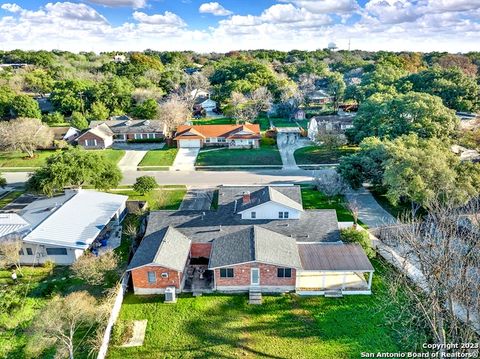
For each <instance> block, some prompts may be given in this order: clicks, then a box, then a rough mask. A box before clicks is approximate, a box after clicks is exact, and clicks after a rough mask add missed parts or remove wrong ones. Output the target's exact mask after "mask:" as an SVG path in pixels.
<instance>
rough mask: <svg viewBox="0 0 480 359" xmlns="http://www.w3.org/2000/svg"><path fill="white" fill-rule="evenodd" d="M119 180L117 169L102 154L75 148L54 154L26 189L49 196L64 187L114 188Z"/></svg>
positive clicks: (120, 174)
mask: <svg viewBox="0 0 480 359" xmlns="http://www.w3.org/2000/svg"><path fill="white" fill-rule="evenodd" d="M121 179H122V173H121V172H120V170H119V168H118V166H117V165H116V164H114V163H113V162H111V161H110V160H108V159H107V158H106V157H105V156H104V155H103V154H100V153H97V152H89V151H85V150H81V149H78V148H74V149H69V150H67V151H62V152H58V153H55V154H54V155H52V156H50V157H49V158H48V159H47V162H46V164H45V165H44V166H43V167H41V168H39V169H38V170H36V171H35V172H34V173H33V174H32V175H31V176H30V178H29V180H28V182H27V187H28V188H29V189H30V190H33V191H35V192H41V193H43V194H45V195H47V196H52V195H53V194H54V193H55V192H56V191H62V190H63V189H64V188H65V187H82V186H86V185H90V186H93V187H95V188H96V189H101V190H108V189H111V188H115V187H116V186H118V184H119V183H120V180H121Z"/></svg>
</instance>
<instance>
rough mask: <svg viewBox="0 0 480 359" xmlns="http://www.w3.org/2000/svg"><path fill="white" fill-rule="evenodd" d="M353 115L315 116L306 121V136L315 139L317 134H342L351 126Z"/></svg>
mask: <svg viewBox="0 0 480 359" xmlns="http://www.w3.org/2000/svg"><path fill="white" fill-rule="evenodd" d="M354 117H355V116H354V115H342V116H340V115H331V116H315V117H312V118H311V119H310V121H309V123H308V129H307V131H308V138H309V139H311V140H312V141H315V140H316V138H317V136H318V135H319V134H324V133H333V134H344V133H345V131H346V130H348V129H349V128H352V127H353V119H354Z"/></svg>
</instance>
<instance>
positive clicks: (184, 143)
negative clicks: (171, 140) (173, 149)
mask: <svg viewBox="0 0 480 359" xmlns="http://www.w3.org/2000/svg"><path fill="white" fill-rule="evenodd" d="M178 144H179V147H181V148H199V147H201V141H200V140H178Z"/></svg>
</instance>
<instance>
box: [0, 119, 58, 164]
mask: <svg viewBox="0 0 480 359" xmlns="http://www.w3.org/2000/svg"><path fill="white" fill-rule="evenodd" d="M52 143H53V132H52V130H51V129H50V128H49V127H48V126H46V125H44V124H43V123H42V122H41V121H40V120H37V119H34V118H18V119H15V120H11V121H3V122H0V149H2V150H5V151H17V150H18V151H22V152H25V153H26V154H27V155H28V156H29V157H33V155H34V152H35V150H36V149H37V148H41V147H48V146H50V145H51V144H52Z"/></svg>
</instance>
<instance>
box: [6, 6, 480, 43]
mask: <svg viewBox="0 0 480 359" xmlns="http://www.w3.org/2000/svg"><path fill="white" fill-rule="evenodd" d="M330 43H335V44H336V45H337V47H338V48H340V49H348V48H350V49H352V50H353V49H362V50H372V51H376V50H390V51H404V50H406V51H423V52H428V51H448V52H453V53H455V52H468V51H480V0H218V1H208V0H70V1H58V2H53V1H52V2H50V1H45V0H22V1H20V0H17V1H15V2H4V1H3V0H0V50H11V49H16V48H20V49H26V50H27V49H29V50H30V49H32V50H38V49H45V50H51V49H62V50H69V51H75V52H78V51H95V52H101V51H115V50H117V51H141V50H145V49H153V50H193V51H197V52H201V53H206V52H212V51H216V52H227V51H231V50H244V49H278V50H286V51H288V50H292V49H300V50H315V49H322V48H325V47H327V46H328V44H330Z"/></svg>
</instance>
